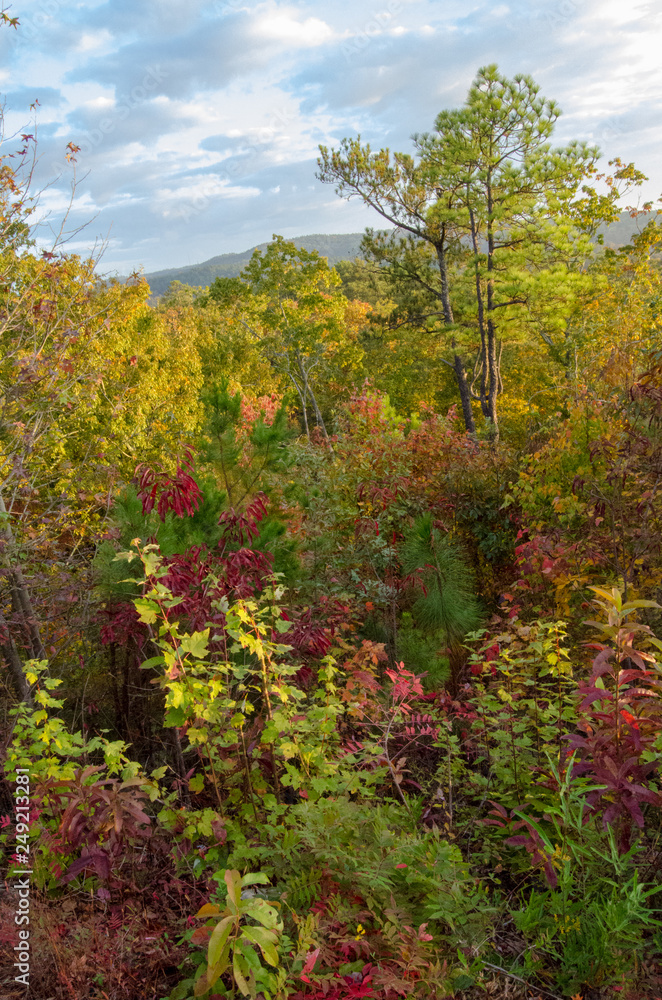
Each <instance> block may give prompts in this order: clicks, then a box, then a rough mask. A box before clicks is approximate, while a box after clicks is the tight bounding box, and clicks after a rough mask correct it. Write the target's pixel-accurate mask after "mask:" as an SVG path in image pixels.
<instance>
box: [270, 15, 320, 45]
mask: <svg viewBox="0 0 662 1000" xmlns="http://www.w3.org/2000/svg"><path fill="white" fill-rule="evenodd" d="M255 31H256V33H257V34H258V35H259V36H261V37H263V38H268V39H273V40H274V41H277V42H283V43H284V44H286V45H287V46H290V47H293V48H310V47H314V46H317V45H323V44H324V43H325V42H329V41H331V39H332V38H333V37H334V32H333V29H332V28H330V27H329V25H328V24H327V23H326V22H325V21H321V20H320V19H319V18H318V17H308V18H306V20H305V21H298V20H297V19H296V18H295V17H293V16H292V15H291V14H289V13H285V12H283V13H273V14H269V15H267V16H266V17H262V18H260V19H259V20H258V21H257V22H256V24H255Z"/></svg>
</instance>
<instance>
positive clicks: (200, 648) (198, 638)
mask: <svg viewBox="0 0 662 1000" xmlns="http://www.w3.org/2000/svg"><path fill="white" fill-rule="evenodd" d="M208 646H209V629H208V628H206V629H204V630H203V631H202V632H194V633H193V634H192V635H185V636H184V637H183V638H182V640H181V642H180V650H181V652H182V653H190V654H191V656H194V657H195V659H196V660H202V659H204V657H205V656H206V655H207V653H208V652H209V649H208Z"/></svg>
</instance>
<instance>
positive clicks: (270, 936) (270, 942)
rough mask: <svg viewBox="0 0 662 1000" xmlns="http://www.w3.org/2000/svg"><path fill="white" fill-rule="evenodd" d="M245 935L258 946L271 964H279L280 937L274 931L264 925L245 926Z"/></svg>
mask: <svg viewBox="0 0 662 1000" xmlns="http://www.w3.org/2000/svg"><path fill="white" fill-rule="evenodd" d="M243 937H246V938H248V940H249V941H252V942H253V943H254V944H256V945H257V946H258V948H259V949H260V951H261V952H262V954H263V955H264V957H265V959H266V960H267V962H268V963H269V965H274V966H276V965H278V952H277V950H276V945H277V943H278V938H277V936H276V934H274V932H273V931H268V930H266V929H265V928H264V927H244V929H243Z"/></svg>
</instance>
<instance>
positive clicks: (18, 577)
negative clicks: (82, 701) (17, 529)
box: [0, 492, 46, 704]
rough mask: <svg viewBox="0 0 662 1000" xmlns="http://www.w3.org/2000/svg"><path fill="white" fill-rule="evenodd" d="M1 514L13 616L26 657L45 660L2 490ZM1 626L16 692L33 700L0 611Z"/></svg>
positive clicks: (0, 530)
mask: <svg viewBox="0 0 662 1000" xmlns="http://www.w3.org/2000/svg"><path fill="white" fill-rule="evenodd" d="M0 516H1V517H2V524H1V525H0V538H1V539H2V540H3V542H4V553H3V556H4V558H3V560H2V561H3V563H4V565H5V571H6V574H7V581H8V583H9V590H10V595H11V602H12V608H13V611H14V614H15V615H16V617H17V618H18V619H19V620H22V621H23V622H24V625H25V630H26V634H27V643H28V649H29V658H30V659H35V660H45V659H46V651H45V649H44V644H43V642H42V640H41V632H40V629H39V623H38V621H37V616H36V615H35V612H34V608H33V607H32V601H31V600H30V592H29V591H28V586H27V583H26V580H25V577H24V576H23V571H22V569H21V567H20V564H19V561H18V552H17V548H16V541H15V539H14V533H13V532H12V529H11V524H10V521H9V515H8V513H7V508H6V507H5V501H4V498H3V496H2V493H1V492H0ZM0 630H1V632H2V636H3V638H2V639H0V649H1V650H2V655H3V657H4V659H5V661H6V663H7V667H8V669H9V673H10V675H11V677H12V681H13V683H14V686H15V688H16V691H17V694H18V695H19V697H20V699H21V701H26V702H28V703H29V704H32V697H31V695H30V685H29V683H28V681H27V678H26V676H25V671H24V668H23V661H22V660H21V656H20V654H19V652H18V649H17V646H16V642H15V640H14V637H13V636H12V635H11V632H10V629H9V625H8V623H7V622H6V621H5V619H4V617H3V616H2V615H0Z"/></svg>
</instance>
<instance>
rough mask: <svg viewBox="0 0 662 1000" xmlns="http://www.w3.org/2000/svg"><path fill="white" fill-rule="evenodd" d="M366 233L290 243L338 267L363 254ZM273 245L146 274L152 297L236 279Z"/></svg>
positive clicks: (303, 238)
mask: <svg viewBox="0 0 662 1000" xmlns="http://www.w3.org/2000/svg"><path fill="white" fill-rule="evenodd" d="M362 239H363V233H341V234H339V235H328V234H326V235H325V234H324V233H314V234H312V235H311V236H295V237H294V238H293V239H291V240H288V242H289V243H294V245H295V247H297V248H298V249H302V250H317V252H318V253H319V254H320V256H322V257H326V258H327V260H328V262H329V264H330V266H331V267H333V266H334V264H338V263H339V262H340V261H341V260H353V259H354V258H355V257H358V256H359V254H360V247H361V240H362ZM270 243H271V240H269V241H268V242H266V243H259V244H258V245H257V246H256V247H251V249H250V250H244V252H243V253H222V254H220V255H219V256H218V257H210V259H209V260H205V261H203V262H202V263H201V264H191V265H190V266H189V267H170V268H167V269H166V270H164V271H154V272H153V273H152V274H146V275H145V278H146V279H147V282H148V284H149V287H150V289H151V291H152V295H153V296H156V297H158V296H159V295H164V294H165V292H166V291H167V290H168V286H169V285H170V283H171V282H173V281H181V282H182V284H184V285H192V286H193V287H199V288H205V287H206V286H207V285H210V284H211V283H212V281H213V280H214V278H236V277H237V276H238V275H239V274H241V272H242V271H243V269H244V268H245V267H246V265H247V264H248V263H249V261H250V259H251V257H252V255H253V251H254V250H266V248H267V247H268V246H269V244H270Z"/></svg>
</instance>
